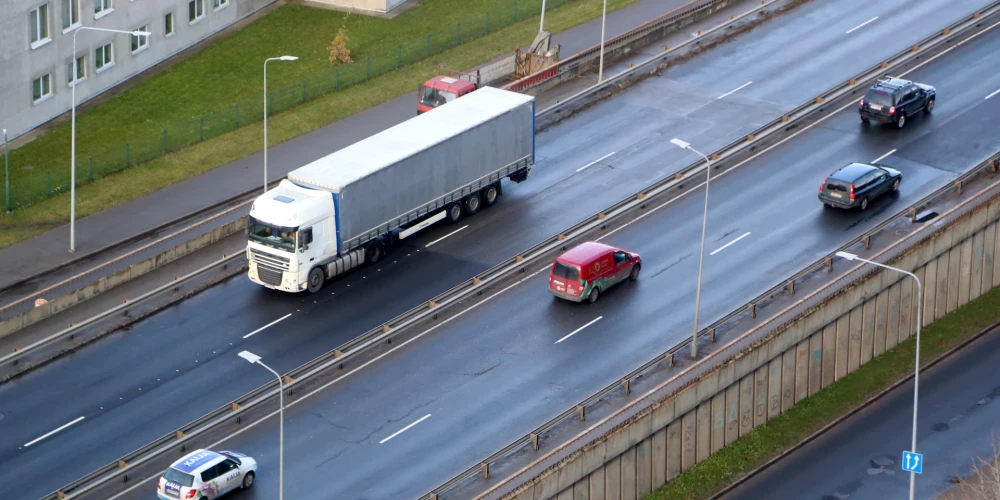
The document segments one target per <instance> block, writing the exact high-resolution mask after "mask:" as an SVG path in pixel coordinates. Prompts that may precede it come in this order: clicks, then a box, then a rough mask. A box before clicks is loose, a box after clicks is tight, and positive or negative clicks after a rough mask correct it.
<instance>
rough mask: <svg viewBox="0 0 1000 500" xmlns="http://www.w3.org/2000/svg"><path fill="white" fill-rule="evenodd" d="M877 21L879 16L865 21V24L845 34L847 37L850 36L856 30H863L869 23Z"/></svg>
mask: <svg viewBox="0 0 1000 500" xmlns="http://www.w3.org/2000/svg"><path fill="white" fill-rule="evenodd" d="M876 19H878V16H875V17H873V18H871V19H869V20H867V21H865V22H863V23H861V24H859V25H857V26H855V27H853V28H851V29H849V30H847V33H844V34H845V35H850V34H851V32H853V31H854V30H856V29H860V28H863V27H865V26H867V25H868V24H869V23H873V22H875V20H876Z"/></svg>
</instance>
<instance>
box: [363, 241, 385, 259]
mask: <svg viewBox="0 0 1000 500" xmlns="http://www.w3.org/2000/svg"><path fill="white" fill-rule="evenodd" d="M384 255H385V245H383V244H382V242H381V241H378V240H376V241H373V242H371V243H369V244H368V248H366V249H365V259H366V260H367V261H368V263H369V264H375V263H376V262H378V261H380V260H382V256H384Z"/></svg>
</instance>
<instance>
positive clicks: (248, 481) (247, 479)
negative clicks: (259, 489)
mask: <svg viewBox="0 0 1000 500" xmlns="http://www.w3.org/2000/svg"><path fill="white" fill-rule="evenodd" d="M251 486H253V472H247V475H245V476H243V489H244V490H245V489H247V488H249V487H251Z"/></svg>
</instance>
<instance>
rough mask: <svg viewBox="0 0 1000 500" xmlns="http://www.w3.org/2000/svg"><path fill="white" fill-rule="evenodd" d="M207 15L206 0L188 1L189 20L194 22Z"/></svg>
mask: <svg viewBox="0 0 1000 500" xmlns="http://www.w3.org/2000/svg"><path fill="white" fill-rule="evenodd" d="M203 17H205V0H189V1H188V22H190V23H194V22H195V21H198V20H200V19H201V18H203Z"/></svg>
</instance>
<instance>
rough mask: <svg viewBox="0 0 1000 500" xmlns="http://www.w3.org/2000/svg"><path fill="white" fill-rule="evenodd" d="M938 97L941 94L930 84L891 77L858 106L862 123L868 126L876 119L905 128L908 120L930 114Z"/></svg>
mask: <svg viewBox="0 0 1000 500" xmlns="http://www.w3.org/2000/svg"><path fill="white" fill-rule="evenodd" d="M936 97H937V91H936V90H935V89H934V87H932V86H930V85H925V84H922V83H915V82H911V81H909V80H903V79H902V78H895V77H891V76H887V77H885V78H884V79H882V80H879V81H878V83H876V84H875V86H873V87H872V88H871V89H870V90H868V93H867V94H865V97H864V98H862V99H861V103H860V104H859V105H858V111H859V112H860V113H861V121H863V122H865V123H868V121H869V120H874V121H876V122H879V123H893V124H895V125H896V128H903V126H905V125H906V119H907V118H908V117H910V116H913V115H915V114H917V113H919V112H920V111H921V110H923V112H924V113H930V112H931V110H932V109H934V100H935V98H936Z"/></svg>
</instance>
